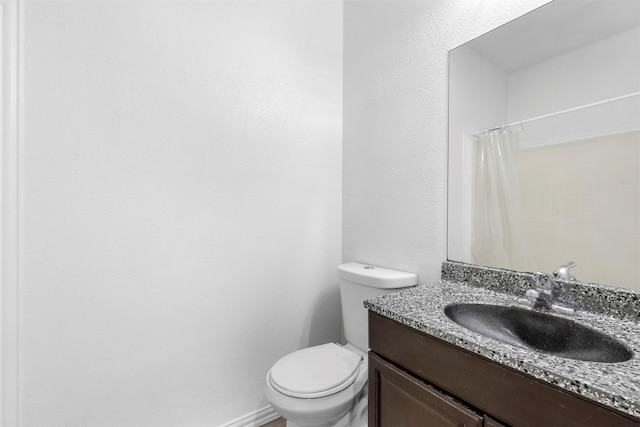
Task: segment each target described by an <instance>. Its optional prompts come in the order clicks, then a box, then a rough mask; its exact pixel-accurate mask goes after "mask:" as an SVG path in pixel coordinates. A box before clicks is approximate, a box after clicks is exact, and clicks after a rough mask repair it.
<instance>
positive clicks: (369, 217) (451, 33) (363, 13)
mask: <svg viewBox="0 0 640 427" xmlns="http://www.w3.org/2000/svg"><path fill="white" fill-rule="evenodd" d="M544 3H546V1H544V0H526V1H525V0H521V1H518V2H510V1H491V0H485V1H474V2H469V1H463V0H459V1H451V0H423V1H374V0H371V1H355V0H347V1H346V2H345V6H344V28H345V31H344V39H345V40H344V50H345V57H344V140H343V144H344V149H343V222H344V228H343V258H344V259H347V260H355V261H357V260H366V261H367V262H370V263H374V264H379V265H382V266H389V267H395V268H400V269H406V270H408V271H413V272H416V273H418V274H419V277H420V281H421V282H425V281H428V280H433V279H437V278H439V277H440V267H441V263H442V261H443V260H444V259H446V236H447V222H446V218H447V197H446V190H447V71H448V63H447V53H448V51H449V50H450V49H452V48H454V47H456V46H459V45H461V44H462V43H465V42H467V41H468V40H470V39H472V38H474V37H476V36H478V35H480V34H482V33H484V32H487V31H489V30H491V29H493V28H495V27H497V26H499V25H501V24H503V23H505V22H508V21H509V20H511V19H513V18H515V17H517V16H519V15H522V14H523V13H526V12H528V11H530V10H532V9H534V8H536V7H538V6H540V5H542V4H544Z"/></svg>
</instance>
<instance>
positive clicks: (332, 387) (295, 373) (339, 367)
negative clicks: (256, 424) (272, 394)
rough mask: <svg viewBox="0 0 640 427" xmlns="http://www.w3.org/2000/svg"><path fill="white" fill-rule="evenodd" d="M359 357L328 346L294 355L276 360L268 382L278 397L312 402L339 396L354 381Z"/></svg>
mask: <svg viewBox="0 0 640 427" xmlns="http://www.w3.org/2000/svg"><path fill="white" fill-rule="evenodd" d="M362 360H363V359H362V356H360V355H359V354H356V353H354V352H352V351H349V350H347V349H345V348H344V347H342V346H340V345H337V344H334V343H329V344H323V345H319V346H315V347H309V348H305V349H302V350H298V351H295V352H293V353H290V354H288V355H286V356H284V357H283V358H282V359H280V360H278V361H277V362H276V364H275V365H273V368H271V371H270V372H269V382H270V383H271V385H272V386H273V388H275V389H276V390H278V391H279V392H280V393H282V394H285V395H287V396H291V397H298V398H305V399H312V398H318V397H325V396H329V395H331V394H335V393H338V392H340V391H342V390H344V389H345V388H347V387H349V386H350V385H351V384H353V382H354V381H355V380H356V377H357V376H358V372H359V370H360V365H361V363H360V362H361V361H362Z"/></svg>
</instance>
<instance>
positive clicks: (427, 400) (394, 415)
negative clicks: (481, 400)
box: [369, 353, 483, 427]
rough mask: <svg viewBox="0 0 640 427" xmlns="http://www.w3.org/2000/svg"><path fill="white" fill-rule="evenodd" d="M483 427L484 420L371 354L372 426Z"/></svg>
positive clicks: (370, 398) (370, 420) (370, 392)
mask: <svg viewBox="0 0 640 427" xmlns="http://www.w3.org/2000/svg"><path fill="white" fill-rule="evenodd" d="M482 425H483V417H482V416H481V415H479V414H477V413H475V412H473V411H471V410H470V409H468V408H466V407H465V406H463V405H462V404H460V403H458V402H456V401H455V400H453V399H452V398H450V397H449V396H447V395H446V394H444V393H442V392H440V391H439V390H436V389H435V388H433V387H431V386H429V385H427V384H425V383H424V382H422V381H420V380H418V379H416V378H414V377H413V376H411V375H409V374H407V373H406V372H404V371H402V370H400V369H399V368H397V367H395V366H394V365H391V364H389V363H388V362H386V361H384V360H382V359H381V358H379V357H377V356H376V355H374V354H372V353H369V426H372V427H373V426H375V427H416V426H439V427H440V426H441V427H446V426H451V427H463V426H464V427H467V426H477V427H481V426H482Z"/></svg>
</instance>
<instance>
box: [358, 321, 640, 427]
mask: <svg viewBox="0 0 640 427" xmlns="http://www.w3.org/2000/svg"><path fill="white" fill-rule="evenodd" d="M369 346H370V348H371V352H370V353H369V426H371V427H374V426H380V427H403V426H406V427H418V426H438V427H439V426H465V427H466V426H486V427H499V426H509V425H511V426H536V427H538V426H580V427H586V426H599V427H601V426H640V420H639V419H636V418H633V417H632V416H630V415H627V414H624V413H622V412H618V411H615V410H612V409H610V408H608V407H606V406H603V405H600V404H597V403H595V402H592V401H589V400H587V399H585V398H583V397H581V396H578V395H576V394H573V393H569V392H567V391H565V390H562V389H560V388H558V387H555V386H552V385H549V384H547V383H544V382H541V381H539V380H537V379H535V378H533V377H530V376H528V375H526V374H523V373H521V372H519V371H516V370H514V369H511V368H508V367H505V366H503V365H500V364H498V363H496V362H493V361H491V360H489V359H487V358H485V357H482V356H480V355H477V354H474V353H471V352H469V351H466V350H464V349H462V348H460V347H457V346H454V345H452V344H450V343H448V342H445V341H442V340H440V339H438V338H435V337H432V336H430V335H428V334H424V333H422V332H420V331H417V330H415V329H412V328H409V327H407V326H404V325H402V324H400V323H398V322H395V321H393V320H391V319H389V318H386V317H383V316H380V315H377V314H375V313H372V312H370V313H369Z"/></svg>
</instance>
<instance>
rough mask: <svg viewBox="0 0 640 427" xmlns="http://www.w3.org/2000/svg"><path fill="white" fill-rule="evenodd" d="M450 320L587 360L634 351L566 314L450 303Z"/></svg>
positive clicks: (615, 358)
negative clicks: (559, 315) (559, 314)
mask: <svg viewBox="0 0 640 427" xmlns="http://www.w3.org/2000/svg"><path fill="white" fill-rule="evenodd" d="M444 312H445V314H446V315H447V317H449V319H451V320H453V321H454V322H456V323H457V324H459V325H461V326H464V327H465V328H467V329H470V330H472V331H474V332H477V333H479V334H481V335H484V336H486V337H489V338H493V339H496V340H498V341H502V342H504V343H507V344H511V345H515V346H519V347H525V348H528V349H531V350H535V351H539V352H542V353H547V354H552V355H554V356H561V357H566V358H569V359H576V360H584V361H588V362H602V363H617V362H624V361H627V360H629V359H631V357H633V352H632V351H631V350H630V349H629V348H628V347H627V346H626V345H624V344H623V343H621V342H620V341H618V340H616V339H615V338H613V337H611V336H609V335H607V334H605V333H603V332H600V331H597V330H595V329H593V328H590V327H587V326H584V325H581V324H580V323H577V322H574V321H573V320H569V319H565V318H563V317H557V316H551V315H549V314H545V313H541V312H538V311H531V310H526V309H523V308H518V307H507V306H501V305H488V304H451V305H448V306H446V307H445V309H444Z"/></svg>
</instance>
